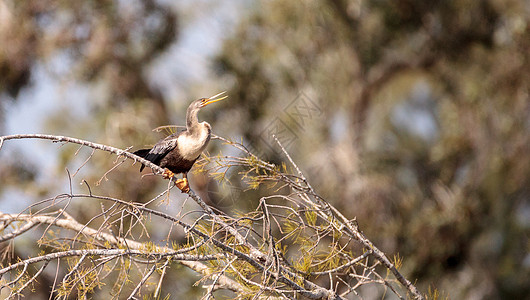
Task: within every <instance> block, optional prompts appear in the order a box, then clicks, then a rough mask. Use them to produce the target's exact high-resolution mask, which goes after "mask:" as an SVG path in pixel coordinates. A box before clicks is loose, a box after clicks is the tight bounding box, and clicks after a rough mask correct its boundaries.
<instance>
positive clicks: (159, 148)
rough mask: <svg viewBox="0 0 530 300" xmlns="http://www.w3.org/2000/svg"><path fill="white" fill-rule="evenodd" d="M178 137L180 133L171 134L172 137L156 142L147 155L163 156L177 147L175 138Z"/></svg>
mask: <svg viewBox="0 0 530 300" xmlns="http://www.w3.org/2000/svg"><path fill="white" fill-rule="evenodd" d="M179 135H180V133H173V134H172V135H170V136H168V137H166V138H164V139H162V140H160V141H158V142H157V143H156V144H155V146H154V147H153V148H152V149H151V151H149V154H154V155H162V156H165V155H166V154H167V153H169V152H170V151H171V150H173V149H175V147H177V138H178V136H179ZM149 154H148V155H149Z"/></svg>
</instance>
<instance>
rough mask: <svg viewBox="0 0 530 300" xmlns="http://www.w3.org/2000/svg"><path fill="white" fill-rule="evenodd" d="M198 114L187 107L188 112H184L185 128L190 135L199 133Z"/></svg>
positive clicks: (196, 110) (195, 110)
mask: <svg viewBox="0 0 530 300" xmlns="http://www.w3.org/2000/svg"><path fill="white" fill-rule="evenodd" d="M198 114H199V110H198V109H193V108H192V107H191V106H190V107H188V110H187V111H186V128H187V130H188V132H190V133H194V132H196V131H199V118H198V117H197V115H198Z"/></svg>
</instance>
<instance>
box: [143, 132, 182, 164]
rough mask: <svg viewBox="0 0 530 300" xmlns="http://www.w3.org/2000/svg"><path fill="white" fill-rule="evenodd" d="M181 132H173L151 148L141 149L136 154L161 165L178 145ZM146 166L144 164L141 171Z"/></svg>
mask: <svg viewBox="0 0 530 300" xmlns="http://www.w3.org/2000/svg"><path fill="white" fill-rule="evenodd" d="M180 134H181V133H180V132H179V133H173V134H172V135H170V136H168V137H166V138H164V139H162V140H160V141H158V142H157V143H156V144H155V146H154V147H153V148H151V149H140V150H138V151H136V152H134V154H136V155H138V156H140V157H143V158H145V159H147V160H148V161H150V162H152V163H154V164H155V165H159V164H160V161H161V160H162V159H163V158H164V157H165V156H166V155H167V154H168V153H169V152H171V151H172V150H173V149H175V148H176V147H177V138H178V137H179V135H180ZM144 168H145V166H144V165H142V166H141V167H140V172H142V170H143V169H144Z"/></svg>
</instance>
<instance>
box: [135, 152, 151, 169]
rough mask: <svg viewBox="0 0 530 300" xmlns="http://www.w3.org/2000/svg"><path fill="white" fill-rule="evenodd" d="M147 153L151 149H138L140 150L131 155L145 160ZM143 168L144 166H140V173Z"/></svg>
mask: <svg viewBox="0 0 530 300" xmlns="http://www.w3.org/2000/svg"><path fill="white" fill-rule="evenodd" d="M149 151H151V149H140V150H137V151H134V152H133V154H135V155H138V156H140V157H141V158H145V157H146V156H147V154H148V153H149ZM144 168H145V165H142V166H141V167H140V172H142V170H143V169H144Z"/></svg>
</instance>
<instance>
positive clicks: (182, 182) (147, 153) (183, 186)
mask: <svg viewBox="0 0 530 300" xmlns="http://www.w3.org/2000/svg"><path fill="white" fill-rule="evenodd" d="M222 94H224V92H221V93H219V94H217V95H215V96H212V97H210V98H201V99H198V100H195V101H193V102H192V103H191V104H190V106H189V107H188V110H187V111H186V130H184V131H182V132H178V133H174V134H172V135H170V136H168V137H166V138H165V139H162V140H160V141H158V143H156V144H155V146H154V147H153V148H151V149H140V150H138V151H136V152H134V154H136V155H138V156H140V157H143V158H145V159H147V160H149V161H151V162H152V163H154V164H156V165H159V166H160V167H162V168H165V169H166V170H165V172H164V177H165V178H172V177H173V176H175V174H179V173H182V174H183V175H182V179H179V180H177V181H176V182H175V185H176V186H177V187H178V188H179V189H180V190H181V191H182V192H185V193H187V192H189V190H190V186H189V183H188V171H189V170H190V169H191V167H192V166H193V164H194V163H195V161H196V160H197V159H198V158H199V156H200V155H201V153H202V151H203V150H204V149H205V148H206V146H207V145H208V142H210V137H211V132H212V127H211V126H210V124H208V123H206V122H200V123H199V120H198V118H197V114H198V113H199V110H200V109H201V108H203V107H205V106H206V105H208V104H212V103H215V102H217V101H221V100H223V99H225V98H226V97H228V96H223V97H219V96H221V95H222ZM218 97H219V98H218ZM144 167H145V166H144V165H142V166H141V167H140V172H142V170H143V169H144Z"/></svg>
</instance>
